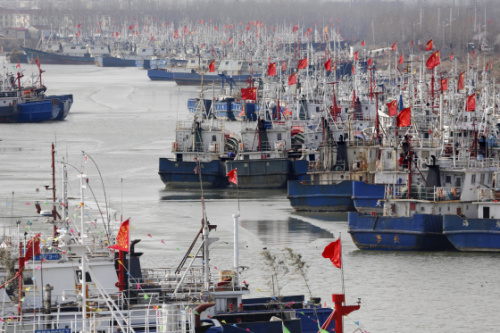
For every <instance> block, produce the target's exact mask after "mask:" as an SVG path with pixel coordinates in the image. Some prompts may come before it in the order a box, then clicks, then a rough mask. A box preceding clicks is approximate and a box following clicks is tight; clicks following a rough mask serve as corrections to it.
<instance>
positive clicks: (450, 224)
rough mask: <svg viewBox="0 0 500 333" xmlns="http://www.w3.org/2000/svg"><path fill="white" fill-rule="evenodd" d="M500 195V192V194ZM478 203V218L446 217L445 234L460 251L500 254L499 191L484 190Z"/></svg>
mask: <svg viewBox="0 0 500 333" xmlns="http://www.w3.org/2000/svg"><path fill="white" fill-rule="evenodd" d="M498 193H499V194H500V192H498ZM480 195H482V196H481V197H480V199H481V200H486V201H481V202H476V203H474V205H475V206H476V207H477V215H478V216H477V218H467V217H465V216H461V215H445V216H444V218H443V233H444V234H445V235H446V237H448V240H449V241H450V242H451V243H452V244H453V246H454V247H455V248H456V249H457V250H459V251H466V252H500V202H498V199H496V198H497V197H498V196H497V191H496V190H490V189H483V192H481V193H480Z"/></svg>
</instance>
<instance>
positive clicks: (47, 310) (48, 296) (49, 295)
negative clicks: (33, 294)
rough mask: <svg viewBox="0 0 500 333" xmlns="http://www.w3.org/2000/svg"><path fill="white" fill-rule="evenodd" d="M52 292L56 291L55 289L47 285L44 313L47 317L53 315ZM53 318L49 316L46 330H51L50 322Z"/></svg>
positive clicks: (44, 294)
mask: <svg viewBox="0 0 500 333" xmlns="http://www.w3.org/2000/svg"><path fill="white" fill-rule="evenodd" d="M52 290H54V287H52V286H51V285H50V284H46V285H45V286H44V287H43V312H44V313H45V314H46V315H50V313H51V310H52V309H51V308H52V304H51V303H52ZM51 319H52V318H51V316H47V317H46V322H47V324H46V328H47V329H51V327H50V326H51V324H50V320H51Z"/></svg>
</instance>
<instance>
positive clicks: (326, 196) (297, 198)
mask: <svg viewBox="0 0 500 333" xmlns="http://www.w3.org/2000/svg"><path fill="white" fill-rule="evenodd" d="M288 199H289V200H290V204H291V205H292V207H293V209H295V210H296V211H330V212H346V211H353V210H354V204H353V202H352V181H350V180H345V181H342V182H340V183H336V184H326V183H325V184H317V183H311V182H307V181H296V180H294V181H289V182H288Z"/></svg>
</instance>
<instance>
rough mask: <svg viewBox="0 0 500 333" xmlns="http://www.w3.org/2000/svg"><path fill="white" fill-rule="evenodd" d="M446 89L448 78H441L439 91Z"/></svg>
mask: <svg viewBox="0 0 500 333" xmlns="http://www.w3.org/2000/svg"><path fill="white" fill-rule="evenodd" d="M445 90H448V79H442V80H441V91H445Z"/></svg>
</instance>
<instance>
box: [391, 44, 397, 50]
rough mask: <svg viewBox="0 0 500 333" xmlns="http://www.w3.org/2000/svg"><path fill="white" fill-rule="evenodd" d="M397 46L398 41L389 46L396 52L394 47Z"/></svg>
mask: <svg viewBox="0 0 500 333" xmlns="http://www.w3.org/2000/svg"><path fill="white" fill-rule="evenodd" d="M397 46H398V42H394V44H392V46H391V49H392V50H393V51H394V52H396V48H397Z"/></svg>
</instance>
